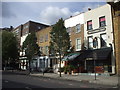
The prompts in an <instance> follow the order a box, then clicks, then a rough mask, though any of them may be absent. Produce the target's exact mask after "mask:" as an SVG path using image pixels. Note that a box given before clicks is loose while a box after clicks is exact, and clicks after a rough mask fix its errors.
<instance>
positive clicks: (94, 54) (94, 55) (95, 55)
mask: <svg viewBox="0 0 120 90" xmlns="http://www.w3.org/2000/svg"><path fill="white" fill-rule="evenodd" d="M93 57H94V73H95V80H96V69H95V67H96V61H95V60H96V59H97V54H96V53H95V52H93Z"/></svg>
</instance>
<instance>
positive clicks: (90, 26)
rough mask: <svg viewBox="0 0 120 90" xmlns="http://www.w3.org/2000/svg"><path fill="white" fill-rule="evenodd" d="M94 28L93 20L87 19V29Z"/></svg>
mask: <svg viewBox="0 0 120 90" xmlns="http://www.w3.org/2000/svg"><path fill="white" fill-rule="evenodd" d="M91 29H92V20H90V21H87V30H91Z"/></svg>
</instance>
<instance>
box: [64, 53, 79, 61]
mask: <svg viewBox="0 0 120 90" xmlns="http://www.w3.org/2000/svg"><path fill="white" fill-rule="evenodd" d="M79 55H80V53H70V54H68V55H67V56H65V57H63V59H62V61H69V60H74V59H75V58H76V57H78V56H79Z"/></svg>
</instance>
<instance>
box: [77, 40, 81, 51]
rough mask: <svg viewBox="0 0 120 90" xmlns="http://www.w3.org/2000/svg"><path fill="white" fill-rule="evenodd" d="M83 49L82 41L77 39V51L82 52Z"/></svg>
mask: <svg viewBox="0 0 120 90" xmlns="http://www.w3.org/2000/svg"><path fill="white" fill-rule="evenodd" d="M80 49H81V39H80V38H77V39H76V50H80Z"/></svg>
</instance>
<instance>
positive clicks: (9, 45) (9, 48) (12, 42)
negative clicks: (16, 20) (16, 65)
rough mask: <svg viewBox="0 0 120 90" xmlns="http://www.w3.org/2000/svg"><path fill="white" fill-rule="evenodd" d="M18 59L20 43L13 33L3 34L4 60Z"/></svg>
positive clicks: (6, 32) (5, 32)
mask: <svg viewBox="0 0 120 90" xmlns="http://www.w3.org/2000/svg"><path fill="white" fill-rule="evenodd" d="M17 58H18V42H17V39H16V37H15V36H14V34H13V33H11V32H8V31H3V32H2V60H3V62H5V60H8V59H9V60H15V59H17Z"/></svg>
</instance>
